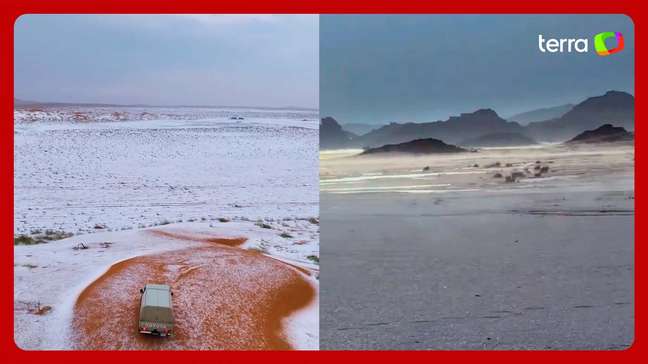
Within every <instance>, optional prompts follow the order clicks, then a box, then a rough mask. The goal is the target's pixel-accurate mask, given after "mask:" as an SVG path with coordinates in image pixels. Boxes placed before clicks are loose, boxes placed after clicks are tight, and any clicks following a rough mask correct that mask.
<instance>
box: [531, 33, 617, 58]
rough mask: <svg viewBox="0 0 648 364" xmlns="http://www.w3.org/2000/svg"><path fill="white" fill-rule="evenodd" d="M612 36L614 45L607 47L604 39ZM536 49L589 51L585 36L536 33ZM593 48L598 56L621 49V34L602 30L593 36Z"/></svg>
mask: <svg viewBox="0 0 648 364" xmlns="http://www.w3.org/2000/svg"><path fill="white" fill-rule="evenodd" d="M610 38H614V39H615V40H616V42H615V43H616V45H615V46H614V47H608V44H606V40H608V39H610ZM538 49H540V52H542V53H545V52H549V53H564V52H567V53H571V52H576V53H587V52H589V39H587V38H560V39H555V38H545V37H544V36H543V35H542V34H538ZM594 49H595V50H596V54H598V55H599V56H609V55H610V54H614V53H618V52H620V51H621V50H623V34H621V33H619V32H603V33H598V34H596V35H595V36H594Z"/></svg>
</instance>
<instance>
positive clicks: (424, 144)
mask: <svg viewBox="0 0 648 364" xmlns="http://www.w3.org/2000/svg"><path fill="white" fill-rule="evenodd" d="M461 152H467V150H466V149H463V148H459V147H457V146H454V145H449V144H446V143H444V142H442V141H441V140H438V139H433V138H428V139H417V140H412V141H411V142H406V143H400V144H388V145H383V146H382V147H378V148H370V149H367V150H365V151H364V152H362V154H363V155H366V154H377V153H408V154H435V153H461Z"/></svg>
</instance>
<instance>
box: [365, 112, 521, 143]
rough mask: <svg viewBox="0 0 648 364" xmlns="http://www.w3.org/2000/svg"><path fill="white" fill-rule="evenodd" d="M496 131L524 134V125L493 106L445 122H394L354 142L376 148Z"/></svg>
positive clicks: (457, 139)
mask: <svg viewBox="0 0 648 364" xmlns="http://www.w3.org/2000/svg"><path fill="white" fill-rule="evenodd" d="M494 132H507V133H522V132H523V127H522V126H520V124H518V123H515V122H509V121H506V120H504V119H502V118H501V117H499V115H497V113H496V112H495V111H493V110H491V109H480V110H477V111H475V112H472V113H464V114H461V115H459V116H452V117H450V118H449V119H448V120H445V121H435V122H429V123H405V124H399V123H391V124H389V125H385V126H383V127H380V128H378V129H376V130H373V131H371V132H369V133H367V134H365V135H362V136H360V137H358V138H356V139H355V141H354V143H355V144H356V145H358V146H361V147H376V146H381V145H385V144H396V143H403V142H408V141H411V140H415V139H421V138H435V139H441V140H444V141H446V142H448V143H459V142H461V141H463V140H465V139H468V138H476V137H479V136H481V135H484V134H488V133H494Z"/></svg>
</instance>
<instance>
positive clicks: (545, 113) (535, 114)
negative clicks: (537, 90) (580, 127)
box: [506, 104, 574, 125]
mask: <svg viewBox="0 0 648 364" xmlns="http://www.w3.org/2000/svg"><path fill="white" fill-rule="evenodd" d="M573 108H574V105H573V104H565V105H559V106H551V107H543V108H541V109H535V110H530V111H525V112H523V113H519V114H515V115H513V116H510V117H508V118H506V120H508V121H515V122H518V123H520V124H521V125H526V124H528V123H532V122H536V121H545V120H550V119H555V118H559V117H561V116H563V115H565V114H566V113H567V112H568V111H569V110H571V109H573Z"/></svg>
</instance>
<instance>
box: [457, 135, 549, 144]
mask: <svg viewBox="0 0 648 364" xmlns="http://www.w3.org/2000/svg"><path fill="white" fill-rule="evenodd" d="M533 144H538V142H536V141H535V140H533V139H531V138H529V137H528V136H526V135H523V134H520V133H492V134H485V135H482V136H479V137H477V138H472V139H466V140H464V141H462V142H461V143H459V145H461V146H465V147H514V146H519V145H533Z"/></svg>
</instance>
